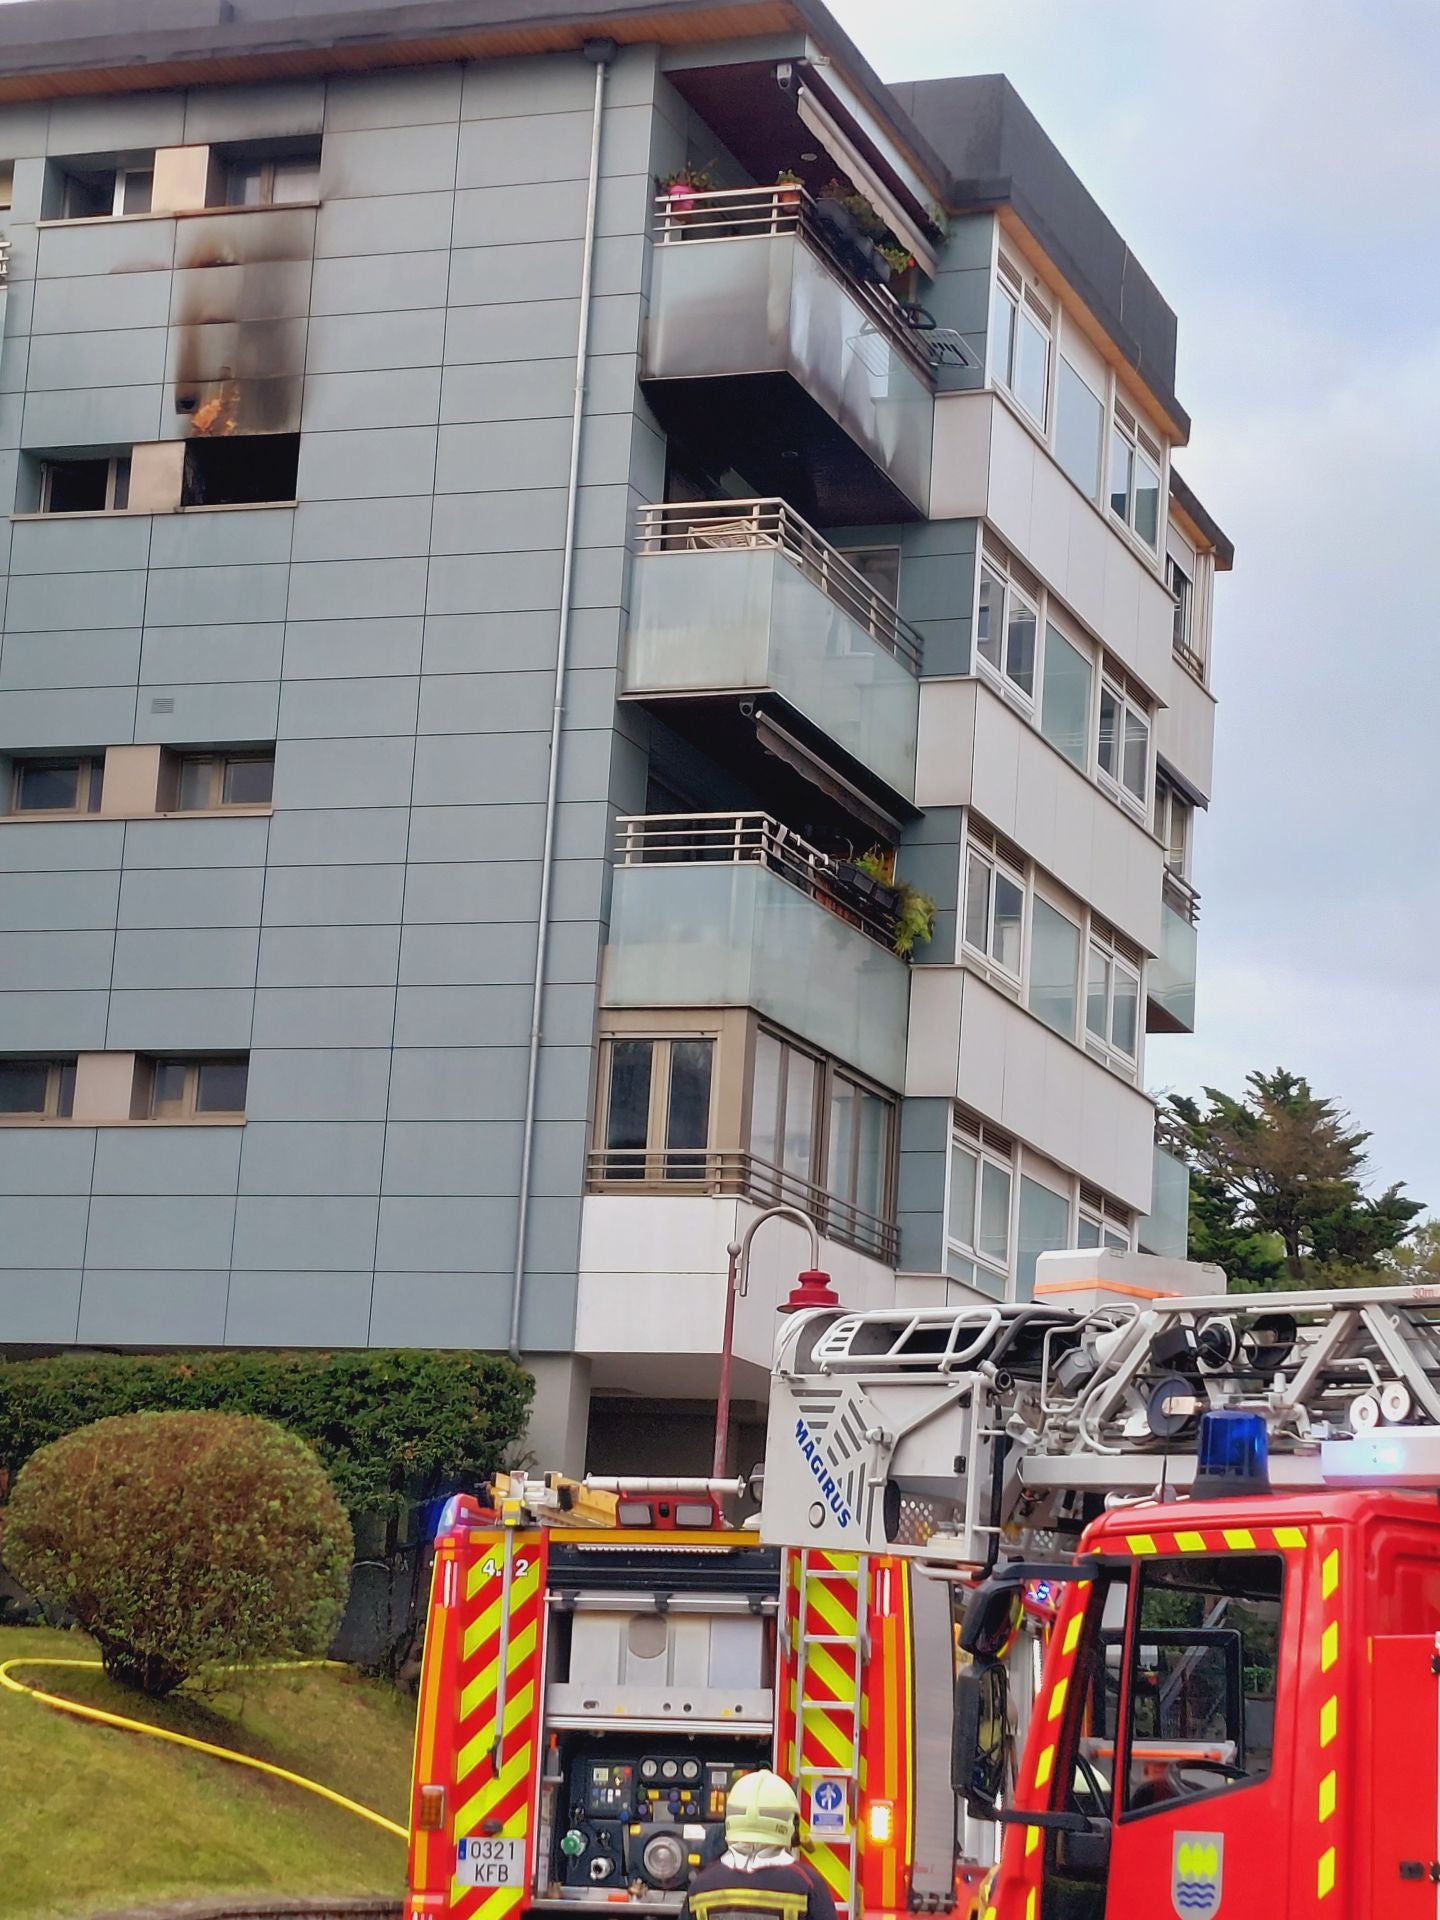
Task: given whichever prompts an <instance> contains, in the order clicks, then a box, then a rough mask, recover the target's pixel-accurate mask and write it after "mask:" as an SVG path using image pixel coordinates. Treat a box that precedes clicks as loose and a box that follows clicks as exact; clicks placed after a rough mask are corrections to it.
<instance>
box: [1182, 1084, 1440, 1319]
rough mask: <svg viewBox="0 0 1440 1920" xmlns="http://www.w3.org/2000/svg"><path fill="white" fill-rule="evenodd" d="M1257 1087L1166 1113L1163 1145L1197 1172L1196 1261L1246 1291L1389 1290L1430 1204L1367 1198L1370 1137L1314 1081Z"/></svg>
mask: <svg viewBox="0 0 1440 1920" xmlns="http://www.w3.org/2000/svg"><path fill="white" fill-rule="evenodd" d="M1245 1087H1246V1091H1245V1093H1244V1094H1243V1095H1242V1096H1241V1097H1240V1098H1239V1099H1236V1098H1234V1097H1233V1096H1232V1095H1230V1094H1226V1093H1221V1092H1219V1091H1218V1090H1217V1089H1216V1088H1214V1087H1206V1088H1205V1090H1204V1091H1205V1100H1206V1102H1207V1104H1206V1105H1205V1106H1204V1107H1202V1106H1201V1105H1200V1103H1199V1101H1197V1100H1194V1099H1191V1098H1189V1097H1187V1096H1184V1095H1171V1096H1170V1098H1169V1099H1168V1100H1167V1101H1166V1102H1165V1104H1164V1106H1163V1108H1162V1115H1161V1136H1162V1141H1163V1144H1165V1145H1166V1146H1167V1147H1169V1149H1170V1150H1171V1151H1172V1152H1174V1153H1178V1154H1179V1156H1180V1157H1181V1158H1182V1159H1183V1160H1184V1161H1185V1162H1186V1164H1187V1165H1188V1166H1189V1168H1190V1173H1191V1181H1190V1255H1191V1258H1192V1259H1196V1260H1214V1261H1216V1262H1218V1263H1219V1264H1220V1265H1221V1266H1223V1267H1224V1268H1225V1269H1226V1272H1227V1273H1228V1274H1229V1276H1230V1279H1231V1283H1232V1285H1234V1286H1235V1287H1236V1288H1237V1289H1238V1290H1239V1291H1241V1292H1245V1291H1253V1290H1256V1289H1264V1288H1267V1287H1275V1286H1286V1285H1288V1286H1301V1287H1307V1286H1336V1285H1348V1284H1355V1283H1356V1280H1357V1278H1358V1279H1359V1280H1360V1281H1361V1282H1362V1283H1363V1281H1364V1280H1365V1279H1367V1278H1370V1277H1372V1276H1373V1278H1374V1280H1375V1281H1376V1283H1379V1281H1380V1279H1381V1277H1382V1269H1381V1262H1382V1259H1383V1258H1384V1257H1385V1256H1386V1255H1389V1254H1392V1253H1394V1251H1395V1249H1397V1248H1398V1247H1399V1246H1400V1244H1401V1242H1402V1241H1403V1240H1404V1238H1405V1236H1406V1235H1407V1233H1409V1232H1410V1230H1411V1222H1412V1221H1413V1220H1414V1218H1415V1216H1416V1215H1417V1214H1418V1213H1421V1212H1423V1211H1424V1208H1423V1203H1422V1202H1420V1201H1418V1200H1408V1199H1406V1198H1405V1197H1404V1189H1403V1187H1402V1186H1400V1185H1395V1186H1392V1187H1388V1188H1387V1189H1386V1190H1385V1192H1383V1193H1381V1194H1379V1195H1375V1196H1370V1195H1367V1194H1366V1193H1365V1191H1364V1189H1363V1186H1362V1184H1361V1183H1362V1181H1363V1179H1364V1176H1365V1172H1366V1165H1367V1162H1366V1156H1365V1144H1366V1142H1367V1141H1368V1140H1369V1138H1370V1135H1369V1134H1368V1133H1366V1132H1363V1131H1362V1130H1360V1129H1358V1128H1355V1127H1352V1125H1351V1123H1350V1119H1349V1116H1348V1115H1347V1114H1346V1113H1345V1112H1344V1111H1343V1110H1342V1109H1341V1107H1340V1105H1339V1103H1338V1102H1337V1101H1335V1100H1329V1099H1323V1098H1321V1097H1320V1096H1319V1095H1317V1094H1316V1093H1315V1092H1314V1091H1313V1090H1312V1088H1311V1086H1310V1083H1309V1081H1308V1080H1306V1079H1305V1078H1304V1077H1303V1076H1301V1075H1297V1074H1293V1073H1286V1072H1285V1071H1283V1070H1278V1069H1277V1071H1276V1072H1274V1073H1269V1074H1266V1073H1252V1074H1250V1075H1249V1076H1248V1077H1247V1079H1246V1082H1245Z"/></svg>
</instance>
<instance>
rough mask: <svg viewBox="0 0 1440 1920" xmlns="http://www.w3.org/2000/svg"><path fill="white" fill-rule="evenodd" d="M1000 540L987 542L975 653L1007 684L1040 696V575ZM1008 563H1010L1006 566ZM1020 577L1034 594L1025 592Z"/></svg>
mask: <svg viewBox="0 0 1440 1920" xmlns="http://www.w3.org/2000/svg"><path fill="white" fill-rule="evenodd" d="M1003 551H1004V550H1003V549H1002V548H1000V547H999V546H998V543H996V542H993V541H987V542H986V553H985V558H984V559H983V560H982V561H981V563H980V587H979V593H978V597H977V600H976V605H975V654H976V658H977V660H978V661H979V663H980V665H981V668H982V669H983V670H988V671H989V672H990V673H991V674H992V675H994V677H995V678H997V679H998V680H999V681H1000V682H1001V684H1002V686H1006V687H1011V688H1013V689H1014V690H1015V691H1016V692H1017V693H1019V694H1020V695H1021V696H1022V697H1023V698H1024V699H1025V700H1027V701H1030V700H1033V699H1034V698H1035V634H1036V629H1037V626H1038V624H1039V615H1038V613H1037V612H1036V608H1037V606H1038V605H1039V585H1040V583H1039V581H1038V580H1035V579H1034V578H1033V576H1032V575H1030V574H1029V573H1028V572H1026V570H1025V569H1024V568H1023V567H1020V566H1018V565H1017V564H1016V562H1015V561H1013V560H1011V559H1010V557H1009V555H1008V554H1007V555H1005V556H1004V561H1003V562H1002V559H1001V555H1002V553H1003ZM1002 565H1005V566H1006V567H1007V568H1008V571H1007V572H1002V571H1001V568H1002ZM1017 579H1018V581H1019V582H1021V584H1022V585H1023V586H1024V587H1025V588H1027V589H1028V590H1029V592H1030V595H1031V597H1029V598H1027V596H1026V593H1025V592H1022V590H1021V585H1017V584H1016V582H1017Z"/></svg>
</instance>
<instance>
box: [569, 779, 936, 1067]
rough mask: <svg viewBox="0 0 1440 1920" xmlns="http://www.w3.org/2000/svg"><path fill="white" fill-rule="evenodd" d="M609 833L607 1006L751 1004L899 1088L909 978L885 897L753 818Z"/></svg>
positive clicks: (664, 823)
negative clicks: (614, 839)
mask: <svg viewBox="0 0 1440 1920" xmlns="http://www.w3.org/2000/svg"><path fill="white" fill-rule="evenodd" d="M617 830H618V845H617V850H616V870H615V880H614V889H613V892H612V895H611V903H610V943H609V946H608V947H607V949H606V954H605V974H604V983H603V1000H602V1004H603V1005H605V1006H607V1007H753V1008H754V1009H755V1010H756V1011H757V1012H758V1013H762V1014H765V1015H766V1016H767V1017H768V1018H770V1019H772V1020H774V1021H775V1022H776V1023H777V1025H779V1026H782V1027H785V1028H787V1029H788V1030H789V1031H790V1032H791V1033H793V1034H795V1035H797V1036H798V1037H799V1038H800V1039H802V1040H808V1041H809V1042H810V1043H811V1044H812V1045H813V1046H816V1047H819V1048H820V1049H822V1050H823V1051H824V1052H826V1053H828V1054H832V1055H834V1056H835V1058H837V1059H839V1060H844V1061H847V1062H848V1063H849V1064H850V1065H851V1066H853V1067H858V1068H859V1070H860V1071H861V1072H862V1073H864V1074H867V1075H868V1076H869V1077H870V1078H871V1079H872V1080H876V1081H878V1082H879V1083H880V1085H881V1086H885V1087H899V1086H900V1085H901V1084H902V1081H903V1076H904V1071H905V1026H906V1015H907V1009H908V1006H909V994H910V973H909V969H908V967H907V966H906V965H905V962H904V961H903V960H900V959H899V958H897V956H896V954H895V953H894V951H893V940H894V930H895V922H894V915H893V909H892V907H891V905H890V903H889V902H887V900H886V899H885V898H884V890H883V889H877V888H876V885H875V883H874V882H873V881H871V880H870V879H869V878H868V876H866V875H863V874H859V873H857V872H856V871H855V869H854V868H852V867H850V866H849V865H848V864H847V863H846V862H844V861H842V860H837V859H834V858H832V857H831V856H830V855H828V854H825V853H822V852H821V851H820V850H819V849H818V848H816V847H812V846H810V845H809V844H808V843H807V842H806V841H804V840H802V839H801V838H800V837H799V836H798V835H797V834H793V833H791V832H790V831H789V830H788V829H787V828H785V827H783V826H781V825H780V823H779V822H778V821H776V820H772V819H770V818H769V817H768V816H767V815H765V814H761V813H738V812H737V813H705V814H645V815H636V816H632V817H629V818H625V819H622V820H620V821H619V822H618V823H617Z"/></svg>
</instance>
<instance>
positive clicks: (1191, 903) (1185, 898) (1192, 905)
mask: <svg viewBox="0 0 1440 1920" xmlns="http://www.w3.org/2000/svg"><path fill="white" fill-rule="evenodd" d="M1161 897H1162V898H1163V899H1164V901H1165V904H1166V905H1167V906H1170V907H1173V908H1174V909H1175V911H1176V913H1178V914H1179V915H1180V917H1181V919H1182V920H1187V921H1189V923H1190V925H1191V926H1192V927H1196V926H1199V924H1200V896H1199V894H1198V893H1197V892H1196V891H1195V889H1194V887H1192V886H1191V884H1190V882H1189V881H1188V880H1184V879H1182V878H1181V877H1180V875H1179V874H1178V873H1176V871H1175V869H1174V868H1173V867H1166V869H1165V879H1164V883H1163V885H1162V887H1161Z"/></svg>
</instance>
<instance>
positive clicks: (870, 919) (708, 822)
mask: <svg viewBox="0 0 1440 1920" xmlns="http://www.w3.org/2000/svg"><path fill="white" fill-rule="evenodd" d="M615 824H616V848H615V852H616V860H617V863H618V864H619V865H620V866H622V867H640V866H664V867H680V866H692V865H694V864H696V863H697V862H705V861H709V862H714V863H718V864H721V865H725V866H758V867H765V868H767V869H768V870H769V871H770V872H771V873H774V874H778V875H779V877H780V878H781V879H782V880H785V881H787V882H788V883H789V884H790V885H791V886H792V887H796V888H798V889H799V891H800V892H801V893H804V894H808V895H809V897H810V899H812V900H813V901H815V903H816V904H817V905H818V906H821V907H824V908H825V910H826V912H827V913H833V914H834V915H835V916H836V917H837V918H838V919H841V920H844V921H847V922H848V923H849V925H851V926H852V927H857V928H858V929H859V930H860V932H861V933H864V934H867V935H868V936H869V937H870V939H872V940H875V941H877V942H878V943H879V944H880V945H881V946H882V947H888V948H889V949H890V950H891V951H892V952H893V951H894V946H895V909H894V907H893V905H892V904H891V901H892V900H893V895H892V894H891V891H890V889H889V888H888V887H886V886H885V885H884V884H883V883H882V882H879V881H877V880H875V879H874V878H872V876H871V875H869V874H867V873H862V872H861V871H860V870H859V869H858V868H857V867H855V866H853V865H852V864H851V863H850V862H849V861H847V860H837V859H835V858H833V857H832V856H831V855H830V854H828V853H822V852H821V851H820V849H819V848H818V847H812V846H811V845H810V843H809V841H808V840H802V839H801V838H800V836H799V834H798V833H792V832H791V830H790V828H789V827H785V826H782V825H781V824H780V822H779V821H778V820H772V819H771V818H770V816H769V815H768V814H765V813H645V814H628V815H624V816H622V817H621V818H620V819H619V820H617V822H616V823H615Z"/></svg>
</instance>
